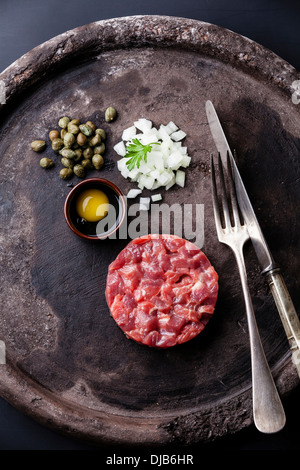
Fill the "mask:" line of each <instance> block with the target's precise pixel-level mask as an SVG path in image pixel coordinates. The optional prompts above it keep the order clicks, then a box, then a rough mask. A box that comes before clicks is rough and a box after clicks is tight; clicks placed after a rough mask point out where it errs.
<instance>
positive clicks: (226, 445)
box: [0, 0, 300, 468]
mask: <svg viewBox="0 0 300 470" xmlns="http://www.w3.org/2000/svg"><path fill="white" fill-rule="evenodd" d="M139 14H158V15H169V16H179V17H185V18H193V19H197V20H201V21H207V22H209V23H213V24H217V25H219V26H222V27H225V28H228V29H230V30H232V31H234V32H236V33H239V34H242V35H244V36H247V37H249V38H250V39H253V40H255V41H257V42H259V43H260V44H262V45H263V46H265V47H267V48H269V49H271V50H272V51H273V52H275V53H277V54H278V55H279V56H281V57H282V58H283V59H285V60H286V61H288V62H289V63H290V64H292V65H293V66H294V67H295V68H296V69H297V70H299V71H300V46H299V39H300V30H299V25H300V2H299V1H283V0H282V1H280V0H252V1H251V0H243V1H238V0H227V1H226V2H225V1H224V0H223V1H222V0H184V1H183V0H164V1H162V0H151V1H145V0H142V1H139V0H108V1H107V0H105V1H104V0H100V1H97V0H64V1H62V0H46V1H40V0H0V71H3V70H4V69H5V68H6V67H7V66H9V65H10V64H11V63H12V62H13V61H15V60H17V59H18V58H19V57H20V56H21V55H23V54H25V53H26V52H28V51H29V50H30V49H32V48H33V47H35V46H37V45H39V44H41V43H42V42H44V41H47V40H48V39H50V38H52V37H54V36H56V35H58V34H60V33H63V32H65V31H67V30H70V29H73V28H75V27H77V26H81V25H84V24H87V23H90V22H93V21H98V20H102V19H107V18H115V17H120V16H128V15H139ZM299 390H300V389H299V386H298V388H297V389H296V390H294V392H293V393H292V394H291V395H290V396H289V397H287V398H285V400H284V407H285V410H286V415H287V424H286V426H285V428H284V429H283V430H282V431H281V432H279V433H277V434H274V435H264V434H261V433H259V432H258V431H257V430H256V429H255V428H254V426H251V427H250V428H247V429H246V430H244V431H241V432H240V433H238V434H236V435H230V436H225V437H224V438H222V439H220V440H218V441H216V442H214V443H212V444H198V445H195V446H192V447H188V448H178V447H176V448H168V449H129V448H125V449H124V448H117V447H113V448H111V447H94V446H91V445H88V444H85V443H83V442H80V441H79V442H78V441H76V440H72V439H69V438H67V437H65V436H62V435H60V434H58V433H56V432H54V431H52V430H50V429H48V428H44V427H42V426H40V425H39V424H38V423H36V422H35V421H33V420H32V419H31V418H30V417H27V416H24V415H23V414H22V413H21V412H19V411H18V410H15V409H14V408H13V407H11V406H10V405H9V404H8V403H6V402H5V401H4V400H2V399H0V450H95V451H97V452H98V453H101V456H100V455H99V460H98V465H99V464H100V465H101V464H105V462H106V459H107V457H109V456H112V455H113V454H116V455H118V456H125V455H127V456H143V455H144V458H148V457H149V456H150V455H151V454H157V455H162V454H165V455H172V454H181V455H184V454H185V455H186V454H192V455H193V456H194V463H196V462H198V461H199V462H200V456H201V455H203V452H205V451H210V452H213V451H217V450H221V451H226V450H228V451H236V450H251V451H253V450H269V451H270V450H290V451H291V450H298V448H299V442H300V427H299V422H300V403H299V398H300V395H299ZM241 464H242V463H241ZM139 468H144V467H142V465H141V464H140V465H139Z"/></svg>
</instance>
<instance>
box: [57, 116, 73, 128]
mask: <svg viewBox="0 0 300 470" xmlns="http://www.w3.org/2000/svg"><path fill="white" fill-rule="evenodd" d="M69 122H70V118H68V117H67V116H64V117H62V118H60V120H59V121H58V125H59V127H61V128H62V129H65V128H66V127H67V125H68V124H69Z"/></svg>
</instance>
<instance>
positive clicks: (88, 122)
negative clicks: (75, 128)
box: [86, 121, 96, 132]
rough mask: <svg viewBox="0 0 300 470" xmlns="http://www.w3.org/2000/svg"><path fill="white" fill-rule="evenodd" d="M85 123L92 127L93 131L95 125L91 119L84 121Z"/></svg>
mask: <svg viewBox="0 0 300 470" xmlns="http://www.w3.org/2000/svg"><path fill="white" fill-rule="evenodd" d="M86 125H87V126H90V127H91V128H92V131H93V132H95V130H96V126H95V124H94V123H93V122H92V121H86Z"/></svg>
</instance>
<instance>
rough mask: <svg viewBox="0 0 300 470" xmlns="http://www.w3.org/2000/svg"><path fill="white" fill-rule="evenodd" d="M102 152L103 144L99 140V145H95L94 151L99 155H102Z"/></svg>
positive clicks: (103, 149) (103, 150)
mask: <svg viewBox="0 0 300 470" xmlns="http://www.w3.org/2000/svg"><path fill="white" fill-rule="evenodd" d="M104 152H105V144H104V143H103V142H101V144H100V145H96V147H94V153H99V154H100V155H102V154H103V153H104Z"/></svg>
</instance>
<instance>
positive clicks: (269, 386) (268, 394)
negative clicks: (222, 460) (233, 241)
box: [235, 249, 286, 433]
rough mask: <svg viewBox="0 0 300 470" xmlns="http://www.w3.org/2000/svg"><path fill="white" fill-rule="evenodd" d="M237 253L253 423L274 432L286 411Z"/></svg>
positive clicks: (241, 257) (240, 257) (242, 265)
mask: <svg viewBox="0 0 300 470" xmlns="http://www.w3.org/2000/svg"><path fill="white" fill-rule="evenodd" d="M235 255H236V260H237V265H238V268H239V273H240V277H241V283H242V288H243V294H244V299H245V306H246V313H247V321H248V329H249V337H250V351H251V366H252V398H253V418H254V423H255V425H256V427H257V429H258V430H259V431H261V432H265V433H274V432H278V431H280V430H281V429H282V428H283V427H284V425H285V420H286V419H285V413H284V409H283V406H282V403H281V400H280V397H279V394H278V391H277V389H276V386H275V383H274V380H273V377H272V374H271V371H270V368H269V365H268V362H267V359H266V356H265V353H264V350H263V347H262V343H261V340H260V336H259V332H258V328H257V323H256V319H255V315H254V310H253V305H252V300H251V295H250V291H249V287H248V281H247V273H246V268H245V262H244V257H243V251H242V249H240V250H237V251H236V252H235Z"/></svg>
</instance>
